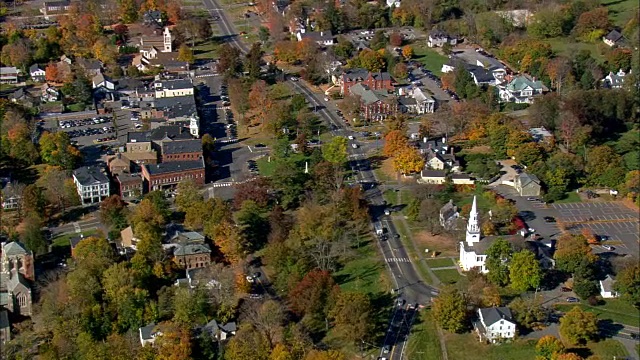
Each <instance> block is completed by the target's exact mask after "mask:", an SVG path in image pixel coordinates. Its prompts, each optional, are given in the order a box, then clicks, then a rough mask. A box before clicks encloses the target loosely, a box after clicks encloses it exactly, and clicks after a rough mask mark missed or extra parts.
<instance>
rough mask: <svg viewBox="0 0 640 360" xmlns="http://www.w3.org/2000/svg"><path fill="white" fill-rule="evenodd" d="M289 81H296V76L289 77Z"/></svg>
mask: <svg viewBox="0 0 640 360" xmlns="http://www.w3.org/2000/svg"><path fill="white" fill-rule="evenodd" d="M290 79H291V81H298V78H297V77H295V76H292V77H290Z"/></svg>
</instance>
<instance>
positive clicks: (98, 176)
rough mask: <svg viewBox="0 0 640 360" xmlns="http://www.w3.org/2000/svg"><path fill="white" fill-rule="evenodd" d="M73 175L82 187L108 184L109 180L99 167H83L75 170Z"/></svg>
mask: <svg viewBox="0 0 640 360" xmlns="http://www.w3.org/2000/svg"><path fill="white" fill-rule="evenodd" d="M73 175H74V176H75V177H76V179H78V182H80V184H82V185H93V184H101V183H108V182H109V178H108V177H107V175H106V174H105V173H104V172H103V170H102V168H100V167H98V166H83V167H81V168H77V169H75V170H73Z"/></svg>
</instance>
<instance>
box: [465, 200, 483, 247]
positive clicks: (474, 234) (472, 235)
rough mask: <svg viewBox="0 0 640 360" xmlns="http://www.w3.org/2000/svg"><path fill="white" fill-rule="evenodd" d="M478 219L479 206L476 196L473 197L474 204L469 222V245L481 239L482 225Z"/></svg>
mask: <svg viewBox="0 0 640 360" xmlns="http://www.w3.org/2000/svg"><path fill="white" fill-rule="evenodd" d="M478 222H479V220H478V206H477V205H476V197H475V196H474V197H473V205H471V212H470V213H469V222H468V223H467V233H466V241H467V244H468V245H469V246H473V244H474V243H477V242H479V241H480V225H479V223H478Z"/></svg>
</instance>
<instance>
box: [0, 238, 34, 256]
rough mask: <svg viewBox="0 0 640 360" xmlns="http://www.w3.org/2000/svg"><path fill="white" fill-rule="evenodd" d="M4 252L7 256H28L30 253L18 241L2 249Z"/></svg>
mask: <svg viewBox="0 0 640 360" xmlns="http://www.w3.org/2000/svg"><path fill="white" fill-rule="evenodd" d="M2 251H3V252H4V254H5V255H6V256H16V255H26V254H29V253H30V251H27V248H26V247H25V246H24V245H22V244H21V243H19V242H17V241H12V242H10V243H8V244H6V245H5V246H3V247H2Z"/></svg>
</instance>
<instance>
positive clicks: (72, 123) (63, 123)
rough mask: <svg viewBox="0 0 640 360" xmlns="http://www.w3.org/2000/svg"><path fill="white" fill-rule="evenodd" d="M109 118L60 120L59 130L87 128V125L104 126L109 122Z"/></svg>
mask: <svg viewBox="0 0 640 360" xmlns="http://www.w3.org/2000/svg"><path fill="white" fill-rule="evenodd" d="M109 121H110V120H109V118H107V117H94V118H92V119H82V120H60V123H59V125H60V128H62V129H67V128H72V127H78V126H87V125H95V124H104V123H106V122H109Z"/></svg>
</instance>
